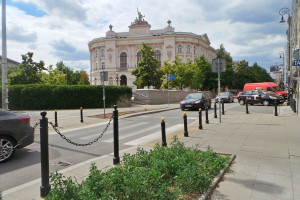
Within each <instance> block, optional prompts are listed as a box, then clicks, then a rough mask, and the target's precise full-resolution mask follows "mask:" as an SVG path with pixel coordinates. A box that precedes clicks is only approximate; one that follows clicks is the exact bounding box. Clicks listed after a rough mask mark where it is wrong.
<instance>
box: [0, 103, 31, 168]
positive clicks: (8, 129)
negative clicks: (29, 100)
mask: <svg viewBox="0 0 300 200" xmlns="http://www.w3.org/2000/svg"><path fill="white" fill-rule="evenodd" d="M31 130H32V127H31V126H30V117H29V115H28V114H27V113H20V112H9V111H6V110H3V109H0V163H4V162H6V161H8V160H9V159H11V158H12V157H13V155H14V154H15V151H16V149H21V148H23V147H25V146H28V145H30V144H32V143H33V141H34V133H33V131H31ZM30 131H31V133H30V134H27V133H28V132H30ZM25 136H27V137H25ZM20 141H21V142H20ZM19 142H20V143H19ZM18 143H19V145H18V146H17V147H16V148H14V147H15V146H16V145H17V144H18Z"/></svg>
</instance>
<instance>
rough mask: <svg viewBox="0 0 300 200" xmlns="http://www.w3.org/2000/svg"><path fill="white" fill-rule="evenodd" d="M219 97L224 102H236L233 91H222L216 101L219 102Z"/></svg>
mask: <svg viewBox="0 0 300 200" xmlns="http://www.w3.org/2000/svg"><path fill="white" fill-rule="evenodd" d="M219 99H221V101H223V102H228V103H230V102H231V103H233V102H234V96H233V94H232V93H231V92H220V94H219V95H218V96H216V98H215V101H216V102H219Z"/></svg>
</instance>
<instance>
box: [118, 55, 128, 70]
mask: <svg viewBox="0 0 300 200" xmlns="http://www.w3.org/2000/svg"><path fill="white" fill-rule="evenodd" d="M120 68H121V69H126V68H127V53H125V52H122V53H121V54H120Z"/></svg>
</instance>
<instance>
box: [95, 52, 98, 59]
mask: <svg viewBox="0 0 300 200" xmlns="http://www.w3.org/2000/svg"><path fill="white" fill-rule="evenodd" d="M95 58H98V50H96V51H95Z"/></svg>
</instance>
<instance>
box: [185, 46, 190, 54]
mask: <svg viewBox="0 0 300 200" xmlns="http://www.w3.org/2000/svg"><path fill="white" fill-rule="evenodd" d="M186 52H187V53H191V47H190V45H187V47H186Z"/></svg>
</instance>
